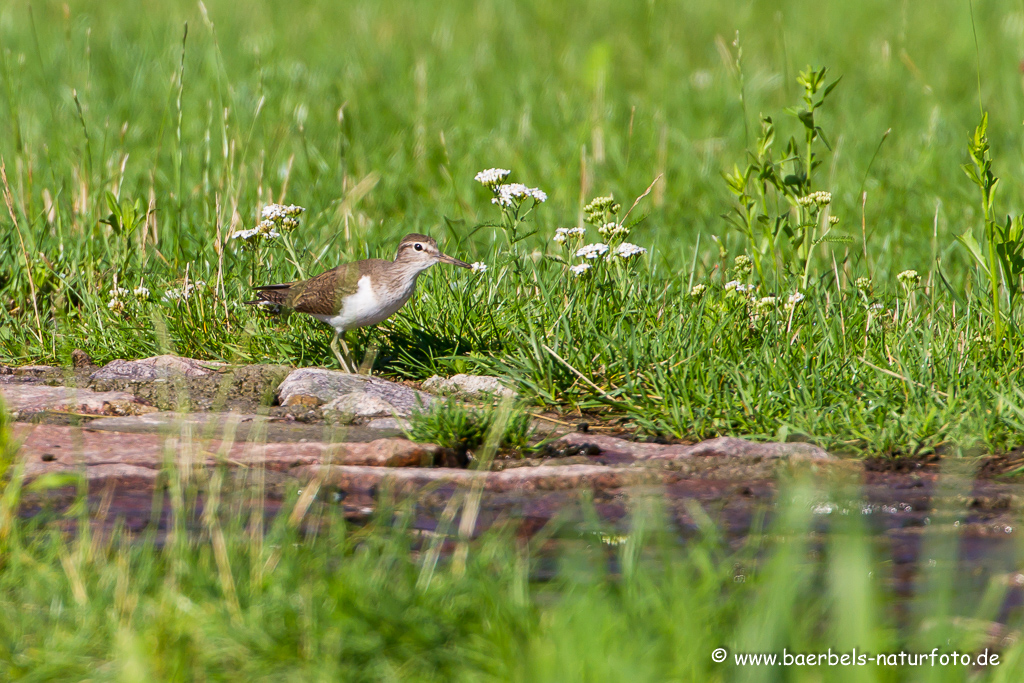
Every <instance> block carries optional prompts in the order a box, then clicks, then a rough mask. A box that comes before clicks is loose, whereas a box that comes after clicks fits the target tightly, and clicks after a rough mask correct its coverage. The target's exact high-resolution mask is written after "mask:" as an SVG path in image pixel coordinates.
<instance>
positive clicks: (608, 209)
mask: <svg viewBox="0 0 1024 683" xmlns="http://www.w3.org/2000/svg"><path fill="white" fill-rule="evenodd" d="M621 208H622V207H621V206H619V204H617V203H616V202H615V198H614V197H613V196H611V195H608V196H607V197H594V198H593V199H592V200H590V203H589V204H587V205H586V206H585V207H583V213H585V214H586V215H587V222H588V223H590V224H591V225H602V224H604V223H606V222H608V219H609V218H611V216H612V215H614V214H617V213H618V212H619V209H621Z"/></svg>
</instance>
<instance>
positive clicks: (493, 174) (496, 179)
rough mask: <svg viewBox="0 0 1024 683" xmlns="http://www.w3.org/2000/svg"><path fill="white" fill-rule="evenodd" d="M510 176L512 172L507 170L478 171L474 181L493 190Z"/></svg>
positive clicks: (490, 169) (489, 169)
mask: <svg viewBox="0 0 1024 683" xmlns="http://www.w3.org/2000/svg"><path fill="white" fill-rule="evenodd" d="M511 174H512V171H510V170H508V169H507V168H488V169H486V170H483V171H480V172H479V173H477V174H476V175H475V176H474V179H475V180H476V181H477V182H478V183H480V184H481V185H486V186H487V187H490V188H492V189H493V188H494V187H496V186H497V185H499V184H501V181H503V180H504V179H505V178H508V177H509V176H510V175H511Z"/></svg>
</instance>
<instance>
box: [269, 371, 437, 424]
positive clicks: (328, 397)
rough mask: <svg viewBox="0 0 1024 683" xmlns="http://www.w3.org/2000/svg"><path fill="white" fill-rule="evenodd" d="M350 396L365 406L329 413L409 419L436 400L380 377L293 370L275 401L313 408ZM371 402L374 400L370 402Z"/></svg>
mask: <svg viewBox="0 0 1024 683" xmlns="http://www.w3.org/2000/svg"><path fill="white" fill-rule="evenodd" d="M352 395H355V396H360V395H362V396H364V397H366V401H365V403H363V404H362V405H361V406H360V405H358V403H356V402H342V403H339V404H338V405H337V407H336V408H334V409H332V410H334V412H341V411H340V410H338V408H340V409H345V408H349V409H357V408H358V410H359V411H360V413H361V414H359V415H358V417H391V416H392V415H398V416H399V417H408V416H409V415H411V414H412V413H413V412H414V411H416V410H418V409H420V408H424V407H426V406H428V405H430V403H431V402H433V401H434V400H436V399H434V397H433V396H431V395H430V394H427V393H424V392H422V391H416V390H415V389H411V388H409V387H407V386H405V385H402V384H398V383H396V382H389V381H387V380H385V379H381V378H379V377H371V376H369V375H352V374H349V373H345V372H340V371H338V370H324V369H321V368H299V369H298V370H293V371H292V372H291V373H290V374H289V375H288V377H286V378H285V380H284V381H283V382H281V385H280V386H279V387H278V388H277V397H278V401H279V402H280V403H281V405H283V406H290V405H307V406H312V407H315V406H319V405H324V404H330V403H331V402H332V401H334V400H335V399H338V398H339V397H343V396H352ZM371 398H372V399H377V400H375V401H371V400H370V399H371ZM384 404H387V405H388V406H389V407H388V409H387V410H384V407H383V406H384ZM350 412H351V411H350Z"/></svg>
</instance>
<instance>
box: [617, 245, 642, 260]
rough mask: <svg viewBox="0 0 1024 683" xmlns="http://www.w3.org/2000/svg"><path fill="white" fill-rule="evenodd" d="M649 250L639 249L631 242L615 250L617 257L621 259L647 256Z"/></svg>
mask: <svg viewBox="0 0 1024 683" xmlns="http://www.w3.org/2000/svg"><path fill="white" fill-rule="evenodd" d="M646 253H647V250H646V249H644V248H643V247H638V246H637V245H635V244H630V243H629V242H623V243H622V244H620V245H619V246H618V247H617V248H616V249H615V255H616V256H618V257H619V258H629V257H630V256H637V255H639V254H646Z"/></svg>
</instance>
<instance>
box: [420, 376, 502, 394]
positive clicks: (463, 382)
mask: <svg viewBox="0 0 1024 683" xmlns="http://www.w3.org/2000/svg"><path fill="white" fill-rule="evenodd" d="M423 388H424V389H426V390H427V391H432V392H434V393H436V394H455V395H457V396H465V397H467V398H482V397H486V396H491V397H495V396H515V395H516V392H515V391H513V390H512V389H509V388H508V387H506V386H505V385H504V384H502V383H501V380H499V379H498V378H497V377H492V376H490V375H465V374H461V373H460V374H458V375H454V376H452V377H441V376H440V375H434V376H433V377H431V378H430V379H428V380H427V381H426V382H424V383H423Z"/></svg>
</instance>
